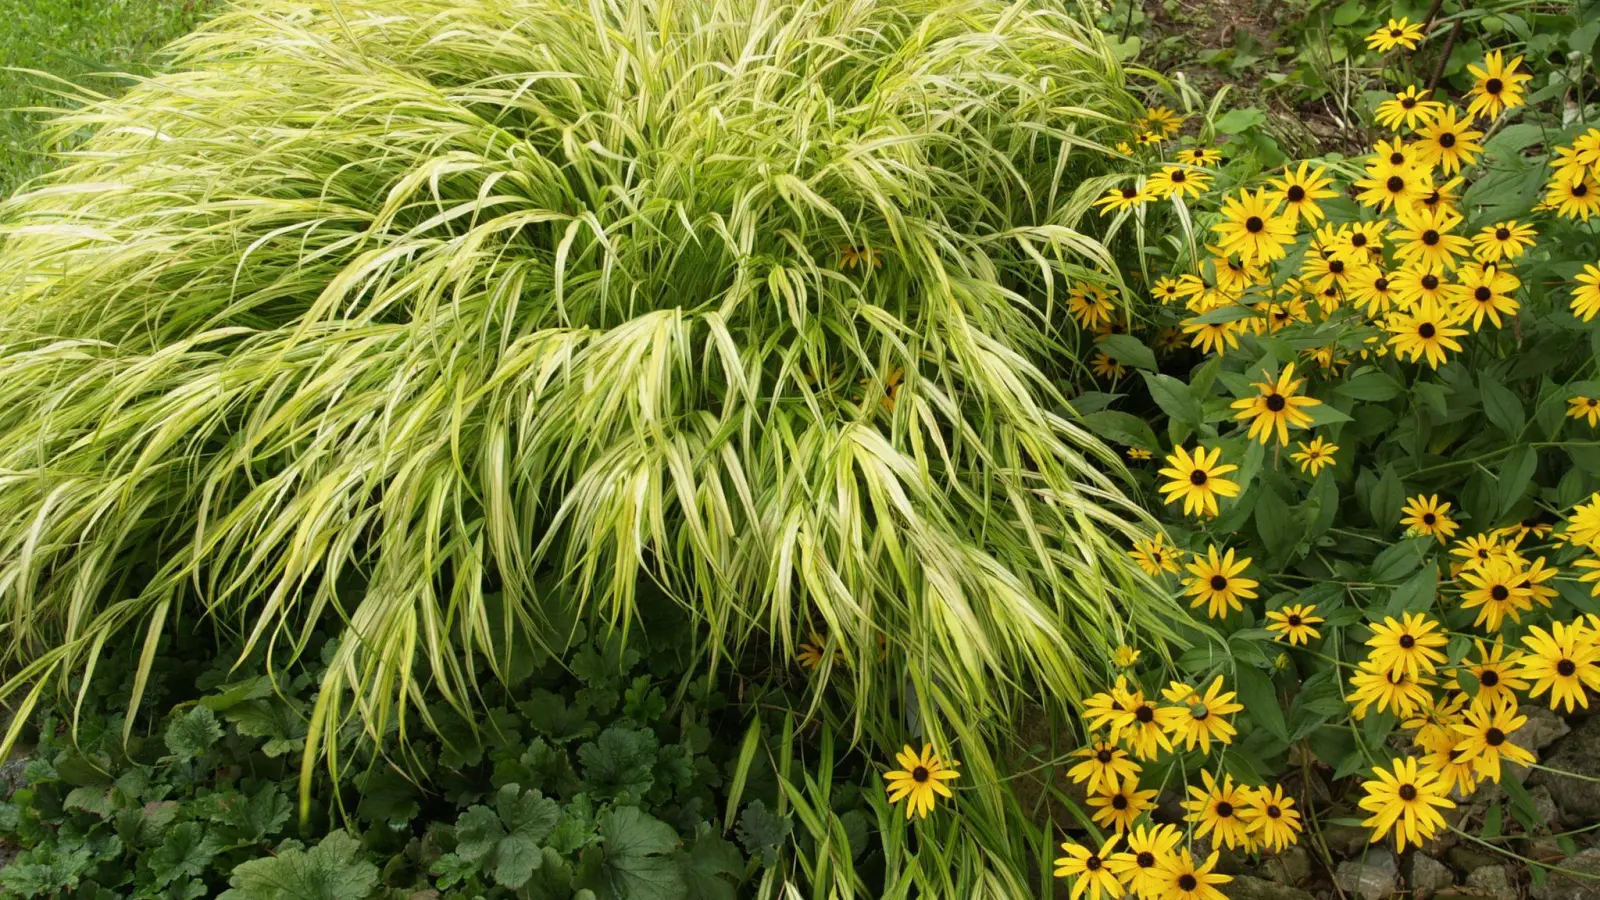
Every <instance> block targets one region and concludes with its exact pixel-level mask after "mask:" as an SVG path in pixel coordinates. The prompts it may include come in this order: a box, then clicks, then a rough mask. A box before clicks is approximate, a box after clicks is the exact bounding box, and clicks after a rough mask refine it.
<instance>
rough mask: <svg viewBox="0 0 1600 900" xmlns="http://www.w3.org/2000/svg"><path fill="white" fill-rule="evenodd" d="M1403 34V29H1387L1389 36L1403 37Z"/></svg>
mask: <svg viewBox="0 0 1600 900" xmlns="http://www.w3.org/2000/svg"><path fill="white" fill-rule="evenodd" d="M1405 35H1406V33H1405V32H1404V31H1401V30H1400V29H1398V28H1391V29H1389V37H1392V38H1399V37H1405Z"/></svg>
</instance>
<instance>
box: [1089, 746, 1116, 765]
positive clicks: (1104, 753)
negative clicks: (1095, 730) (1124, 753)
mask: <svg viewBox="0 0 1600 900" xmlns="http://www.w3.org/2000/svg"><path fill="white" fill-rule="evenodd" d="M1115 756H1116V754H1114V753H1112V752H1111V751H1110V750H1104V749H1102V750H1101V751H1100V752H1099V753H1096V754H1095V755H1094V758H1095V759H1098V760H1100V764H1101V765H1105V764H1106V763H1109V762H1111V760H1112V759H1114V758H1115Z"/></svg>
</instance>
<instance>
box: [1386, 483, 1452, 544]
mask: <svg viewBox="0 0 1600 900" xmlns="http://www.w3.org/2000/svg"><path fill="white" fill-rule="evenodd" d="M1400 524H1401V525H1405V526H1406V527H1407V528H1409V529H1410V530H1411V532H1412V533H1413V534H1417V535H1429V534H1431V535H1433V536H1434V537H1435V538H1436V539H1438V541H1439V543H1441V544H1443V543H1445V542H1446V541H1448V540H1449V539H1450V538H1451V537H1453V536H1454V535H1455V533H1456V529H1458V528H1459V527H1460V526H1459V525H1457V524H1456V521H1455V520H1454V519H1452V518H1450V504H1449V503H1441V502H1439V495H1438V494H1430V495H1429V496H1426V497H1424V496H1422V495H1421V494H1418V495H1417V496H1415V497H1408V498H1406V502H1405V505H1404V506H1402V507H1401V508H1400Z"/></svg>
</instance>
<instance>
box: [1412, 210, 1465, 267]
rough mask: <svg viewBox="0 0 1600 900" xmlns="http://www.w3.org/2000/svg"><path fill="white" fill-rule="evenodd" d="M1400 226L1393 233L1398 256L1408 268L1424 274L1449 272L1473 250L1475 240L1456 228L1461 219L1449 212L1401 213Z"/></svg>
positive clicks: (1422, 211)
mask: <svg viewBox="0 0 1600 900" xmlns="http://www.w3.org/2000/svg"><path fill="white" fill-rule="evenodd" d="M1398 218H1399V219H1400V227H1399V228H1398V229H1396V230H1395V232H1394V234H1393V238H1394V241H1395V243H1396V245H1397V246H1396V247H1395V256H1396V257H1398V258H1399V259H1400V260H1401V261H1402V262H1404V263H1405V264H1406V267H1407V268H1410V269H1416V270H1419V271H1423V272H1448V271H1451V270H1452V269H1454V268H1455V267H1456V259H1457V258H1458V257H1461V256H1464V255H1466V254H1467V253H1468V252H1470V251H1471V249H1472V241H1471V240H1470V239H1468V238H1465V237H1463V236H1461V235H1459V234H1455V233H1454V232H1455V229H1456V227H1457V226H1458V225H1460V224H1461V217H1460V216H1459V215H1457V214H1456V213H1454V212H1453V211H1451V210H1449V209H1433V210H1431V209H1427V208H1426V207H1421V206H1414V207H1411V208H1409V209H1401V210H1399V211H1398Z"/></svg>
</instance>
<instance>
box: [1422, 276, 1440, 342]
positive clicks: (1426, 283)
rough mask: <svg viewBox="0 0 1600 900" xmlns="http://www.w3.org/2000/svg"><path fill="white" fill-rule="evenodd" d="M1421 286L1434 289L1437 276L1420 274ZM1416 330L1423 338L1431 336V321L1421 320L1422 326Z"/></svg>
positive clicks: (1437, 282)
mask: <svg viewBox="0 0 1600 900" xmlns="http://www.w3.org/2000/svg"><path fill="white" fill-rule="evenodd" d="M1422 286H1423V287H1424V288H1427V289H1428V290H1430V291H1431V290H1434V289H1435V288H1437V287H1438V286H1439V276H1437V275H1433V274H1428V275H1424V276H1422ZM1418 330H1419V331H1420V332H1421V333H1422V336H1423V337H1425V338H1431V337H1433V323H1431V322H1423V323H1422V327H1421V328H1420V329H1418Z"/></svg>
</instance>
